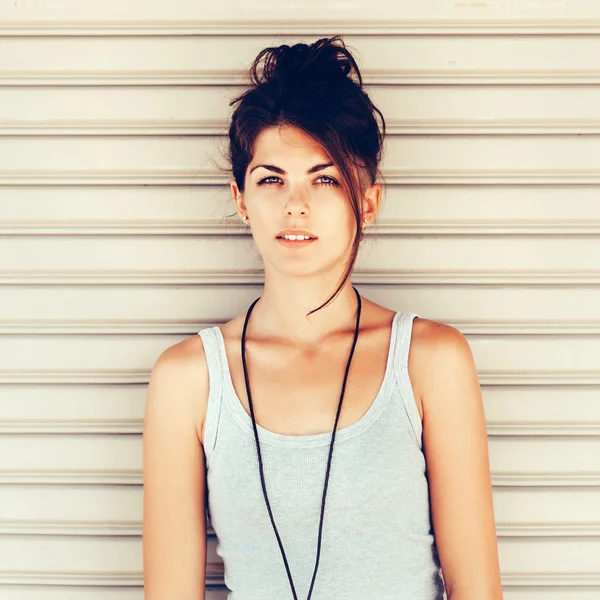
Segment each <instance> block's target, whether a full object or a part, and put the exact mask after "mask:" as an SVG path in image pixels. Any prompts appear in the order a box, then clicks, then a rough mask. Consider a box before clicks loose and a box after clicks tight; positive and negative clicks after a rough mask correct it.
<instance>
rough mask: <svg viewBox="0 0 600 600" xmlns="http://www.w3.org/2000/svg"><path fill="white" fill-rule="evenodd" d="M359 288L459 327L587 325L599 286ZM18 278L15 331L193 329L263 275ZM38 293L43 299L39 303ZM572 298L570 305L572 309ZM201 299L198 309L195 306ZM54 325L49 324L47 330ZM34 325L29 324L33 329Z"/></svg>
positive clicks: (253, 294) (250, 292)
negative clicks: (50, 281)
mask: <svg viewBox="0 0 600 600" xmlns="http://www.w3.org/2000/svg"><path fill="white" fill-rule="evenodd" d="M353 283H354V284H355V285H356V287H357V289H358V290H359V292H360V293H361V294H362V295H363V296H365V297H367V298H369V299H370V300H372V301H374V302H377V303H380V304H382V305H384V306H388V307H390V308H391V309H393V310H407V311H411V310H412V311H415V312H417V313H418V314H419V315H420V316H421V317H423V318H426V319H431V320H437V321H441V322H444V323H448V324H450V325H453V326H454V327H457V328H459V329H460V330H461V331H462V332H463V333H465V334H480V335H481V334H485V333H488V334H509V333H510V334H512V333H522V334H538V335H544V334H551V335H556V334H558V333H561V332H563V333H566V334H568V333H585V332H586V328H587V327H589V331H588V332H589V333H590V334H592V333H594V327H595V324H597V323H598V320H599V319H600V289H599V288H594V287H586V288H566V287H558V288H545V287H535V286H526V285H523V286H522V287H502V288H495V287H491V286H490V287H481V288H479V289H477V298H478V302H476V303H473V302H472V297H473V290H472V289H471V288H469V287H461V286H438V287H433V288H432V287H427V286H423V287H419V286H408V285H402V286H385V285H368V286H367V285H363V284H362V283H356V278H355V277H354V278H353ZM134 284H135V282H132V285H130V286H117V287H112V288H111V287H99V288H93V287H87V286H81V287H67V286H64V287H63V286H56V287H53V286H44V287H36V286H26V287H20V288H19V287H16V286H15V287H5V288H4V289H2V293H1V294H0V315H1V319H0V332H2V333H11V332H12V333H19V328H27V327H29V331H28V333H38V334H43V333H46V332H48V333H53V332H56V333H63V334H67V333H79V334H86V333H97V332H101V333H105V334H111V333H118V334H133V333H135V334H140V333H141V334H160V333H171V334H172V333H181V334H190V335H191V334H194V333H197V332H198V331H199V330H200V328H201V327H202V326H210V325H214V324H217V323H223V322H225V321H228V320H229V319H231V318H233V317H234V316H235V315H237V314H241V313H243V312H245V311H246V310H247V309H248V306H249V305H250V304H251V303H252V302H253V301H254V300H255V299H256V298H257V297H259V296H260V295H261V294H262V293H263V283H262V282H261V283H259V284H256V285H248V286H247V287H244V288H236V287H235V286H233V285H231V286H228V285H226V284H225V283H223V285H221V286H208V285H207V286H198V287H192V286H189V287H158V288H147V287H143V286H137V285H134ZM40 294H44V302H43V303H40V301H39V298H40ZM573 306H577V310H576V311H574V310H573ZM199 307H202V312H199ZM53 328H54V330H53ZM36 329H37V331H35V330H36Z"/></svg>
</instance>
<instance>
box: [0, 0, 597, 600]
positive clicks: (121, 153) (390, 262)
mask: <svg viewBox="0 0 600 600" xmlns="http://www.w3.org/2000/svg"><path fill="white" fill-rule="evenodd" d="M201 4H202V3H198V2H192V0H171V1H169V2H160V3H159V2H156V3H145V2H142V0H130V1H129V2H127V3H123V2H117V0H105V1H104V2H94V3H91V2H89V1H88V2H76V0H63V1H62V2H60V3H59V2H56V3H55V2H34V1H28V0H16V1H15V2H14V3H13V2H10V3H9V2H4V3H2V4H1V5H0V36H1V37H0V219H1V220H0V234H1V235H0V332H1V334H2V336H1V337H0V434H1V435H0V598H1V599H2V600H5V599H10V600H31V599H35V600H58V599H60V600H69V599H75V598H76V599H77V600H96V599H100V598H102V599H103V600H104V599H106V600H117V599H118V600H141V599H142V598H143V589H142V573H141V566H142V554H141V547H142V546H141V537H140V536H141V517H142V486H141V447H142V440H141V431H142V417H143V410H144V399H145V393H146V385H147V381H148V377H149V371H150V369H151V367H152V365H153V363H154V361H155V359H156V358H157V356H158V355H159V354H160V352H161V351H162V350H163V349H165V348H166V347H167V346H169V345H171V344H173V343H175V342H177V341H179V340H181V339H183V338H184V337H187V336H189V335H193V334H195V333H196V332H197V331H198V330H200V329H201V328H203V327H206V326H210V325H212V324H216V323H220V322H223V321H225V320H228V319H229V318H231V317H233V316H234V315H235V314H238V313H239V312H241V311H243V310H245V309H246V308H247V306H248V305H249V303H250V302H251V301H252V300H253V299H254V298H256V297H257V296H258V295H259V294H260V289H261V283H260V282H261V276H260V273H257V272H256V270H255V269H256V267H257V265H258V261H257V256H256V253H255V249H254V247H253V246H252V243H251V238H249V237H248V236H247V235H244V234H243V233H242V232H243V231H244V228H243V227H240V222H239V221H238V220H237V218H236V220H235V221H229V220H225V219H224V216H225V215H227V214H231V213H233V212H235V211H234V208H233V204H232V203H231V200H230V195H229V194H230V193H229V188H228V185H227V181H228V180H227V178H226V177H224V176H223V175H222V174H221V173H220V172H219V171H218V169H217V164H222V161H221V157H220V154H219V150H220V149H221V150H222V149H223V147H224V138H223V137H222V135H223V132H224V130H225V126H226V121H227V117H228V115H229V110H230V108H229V106H228V101H229V99H230V98H231V97H233V96H234V95H235V94H236V93H237V92H239V91H240V86H241V85H243V80H242V79H241V77H240V74H241V70H242V69H243V68H245V67H247V66H248V64H249V63H250V61H251V60H252V59H253V58H254V56H255V55H256V53H257V52H258V51H259V50H260V49H261V48H263V47H265V46H267V45H274V44H277V43H283V42H285V43H293V42H295V41H312V40H314V39H317V38H318V37H321V36H324V35H332V34H335V33H341V34H342V35H343V36H344V39H345V41H346V43H347V44H349V45H350V46H351V47H353V48H354V49H355V50H356V51H357V58H358V60H359V64H360V66H361V67H362V69H363V72H364V74H365V79H366V82H367V84H368V85H369V87H370V93H371V95H372V97H373V99H374V101H375V102H376V104H378V105H379V107H380V108H381V110H382V111H383V113H384V115H385V116H386V118H387V120H388V124H389V133H390V135H389V138H388V141H387V146H386V157H385V161H384V174H385V176H386V179H387V183H388V188H387V193H386V197H385V198H384V204H383V208H382V212H381V215H380V218H381V220H380V225H379V227H378V230H379V236H378V238H377V240H376V241H375V242H368V243H367V245H366V246H365V248H364V249H363V254H362V255H361V258H360V259H359V263H358V266H357V270H356V274H355V276H354V278H353V281H354V283H355V284H356V285H357V286H358V288H359V289H360V291H361V293H363V294H364V295H366V296H367V297H369V298H371V299H373V300H374V301H376V302H380V303H382V304H384V305H386V306H389V307H392V308H394V309H397V310H402V309H405V310H414V311H415V312H418V313H419V314H420V315H421V316H424V317H426V318H429V319H434V320H439V321H442V322H446V323H449V324H452V325H454V326H455V327H457V328H458V329H460V330H461V331H462V332H463V333H464V334H465V335H466V336H467V338H468V340H469V342H470V344H471V347H472V349H473V351H474V355H475V359H476V363H477V367H478V372H479V375H480V381H481V384H482V391H483V397H484V402H485V410H486V418H487V423H488V433H489V448H490V462H491V469H492V479H493V486H494V503H495V512H496V519H497V531H498V540H499V551H500V560H501V568H502V577H503V586H504V590H505V592H504V595H505V598H506V599H507V600H541V599H542V598H543V599H544V600H559V599H560V600H584V599H585V600H591V599H592V598H595V599H597V598H599V597H600V514H599V512H600V510H599V507H600V438H599V436H600V237H599V236H600V197H599V194H598V187H599V185H600V137H599V135H598V134H599V132H600V87H599V86H598V83H600V5H599V4H598V2H595V1H585V0H571V1H570V2H548V3H539V2H537V3H535V2H500V1H498V2H465V1H463V2H458V1H457V2H451V1H446V2H441V1H440V2H430V3H423V4H422V5H419V4H418V3H416V2H408V1H405V2H402V3H400V4H398V3H394V2H392V0H387V2H384V3H379V4H378V3H374V2H368V3H367V2H333V1H332V2H329V3H323V2H322V1H319V2H316V1H315V0H311V1H308V0H304V1H303V2H302V6H300V3H293V4H287V5H280V4H279V3H277V2H275V1H274V0H270V1H267V0H256V1H255V2H252V3H249V4H251V5H252V8H251V9H250V8H247V7H245V5H244V4H243V3H241V2H232V1H231V0H229V1H227V0H224V1H221V2H219V3H212V4H213V5H211V6H201ZM324 4H325V5H324ZM232 15H234V16H235V19H234V18H233V17H232ZM214 546H215V541H214V538H212V537H211V538H210V539H209V558H208V560H209V562H210V563H213V564H211V565H210V566H209V570H208V571H209V574H210V575H211V580H210V583H211V584H214V587H213V586H209V589H210V590H212V591H210V592H209V593H208V594H207V598H210V599H214V600H216V599H218V598H224V597H225V596H224V588H223V587H222V586H220V585H219V584H220V583H222V569H221V567H222V565H221V564H220V563H219V558H218V556H216V554H215V552H214ZM415 600H418V599H415Z"/></svg>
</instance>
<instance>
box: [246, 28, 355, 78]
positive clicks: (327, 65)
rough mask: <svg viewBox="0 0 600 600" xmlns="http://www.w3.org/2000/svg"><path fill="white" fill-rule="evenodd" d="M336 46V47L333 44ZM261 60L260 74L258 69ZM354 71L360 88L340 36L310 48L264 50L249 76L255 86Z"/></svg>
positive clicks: (296, 46) (315, 43)
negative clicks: (273, 81) (276, 81)
mask: <svg viewBox="0 0 600 600" xmlns="http://www.w3.org/2000/svg"><path fill="white" fill-rule="evenodd" d="M336 42H339V45H338V44H337V43H336ZM263 58H264V63H263V67H262V72H261V73H260V75H259V73H258V69H257V67H258V65H259V64H260V63H261V61H262V59H263ZM352 70H354V71H355V73H356V74H357V77H358V82H359V85H362V80H361V76H360V71H359V69H358V66H357V65H356V62H355V61H354V58H353V57H352V55H351V54H350V52H349V51H348V49H347V48H346V46H345V44H344V42H343V40H342V39H341V37H340V36H334V37H332V38H321V39H320V40H317V41H316V42H314V43H313V44H311V45H310V46H309V45H307V44H304V43H298V44H294V45H293V46H288V45H287V44H283V45H281V46H277V47H270V48H265V49H264V50H263V51H262V52H261V53H260V54H259V55H258V56H257V57H256V60H255V61H254V65H253V69H252V70H251V73H250V76H251V79H252V80H253V83H254V84H255V85H259V84H261V83H266V82H268V81H271V80H277V79H279V80H284V81H296V82H297V81H298V80H302V79H304V78H311V79H333V78H339V77H347V76H348V74H349V73H350V72H351V71H352Z"/></svg>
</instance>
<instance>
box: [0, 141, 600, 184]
mask: <svg viewBox="0 0 600 600" xmlns="http://www.w3.org/2000/svg"><path fill="white" fill-rule="evenodd" d="M220 142H222V140H220V138H212V137H193V136H164V137H158V138H148V137H144V136H126V137H119V136H113V137H111V136H103V137H97V136H96V137H94V136H89V137H80V136H79V137H78V136H70V137H68V136H67V137H60V136H56V137H48V136H32V137H17V136H16V137H6V138H1V137H0V154H2V155H3V157H4V160H3V163H2V165H1V167H0V184H3V185H8V184H11V183H12V184H31V185H39V184H42V183H43V184H55V185H58V184H61V183H65V182H69V183H71V184H76V183H83V182H86V183H98V184H103V185H108V184H116V183H119V182H127V183H129V184H135V183H138V184H139V183H154V184H158V183H170V184H173V183H185V184H194V185H221V184H225V183H227V182H228V181H229V178H228V177H226V176H225V174H223V173H221V172H219V171H216V170H214V160H215V159H217V160H218V156H219V149H218V146H219V144H220ZM39 165H43V168H40V166H39ZM91 165H93V166H91ZM382 167H383V171H384V178H385V183H388V184H392V185H393V184H398V183H406V184H408V183H410V184H423V183H427V184H431V183H436V184H447V183H455V184H458V183H467V182H468V183H487V184H491V183H503V184H508V183H538V184H540V183H559V182H565V183H572V184H584V183H594V182H595V183H597V182H598V181H600V137H591V136H586V137H581V136H579V137H578V136H560V137H555V138H552V137H551V138H549V139H548V140H546V141H544V152H539V141H538V140H536V139H535V138H533V137H531V136H527V137H517V136H502V137H496V138H495V139H494V138H493V137H490V136H488V137H461V136H453V137H442V136H437V137H418V136H417V137H411V136H408V137H400V136H391V137H390V138H388V140H387V144H386V155H385V159H384V163H383V165H382Z"/></svg>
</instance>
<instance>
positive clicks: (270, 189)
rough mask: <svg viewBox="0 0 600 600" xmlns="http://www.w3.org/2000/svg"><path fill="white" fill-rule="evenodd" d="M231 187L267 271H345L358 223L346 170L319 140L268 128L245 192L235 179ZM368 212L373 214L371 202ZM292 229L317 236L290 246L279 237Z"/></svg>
mask: <svg viewBox="0 0 600 600" xmlns="http://www.w3.org/2000/svg"><path fill="white" fill-rule="evenodd" d="M374 187H379V186H374ZM231 190H232V193H233V197H234V201H235V203H236V207H237V209H238V213H239V214H240V216H243V215H248V219H247V220H246V221H245V222H246V223H247V224H249V226H250V228H251V231H252V236H253V238H254V241H255V243H256V246H257V248H258V250H259V252H260V254H261V256H262V258H263V262H264V264H265V271H266V270H267V269H269V268H274V269H276V270H278V271H281V272H282V273H286V274H288V275H297V276H301V275H314V274H318V273H325V272H331V271H335V272H336V274H337V276H339V275H341V272H342V271H343V269H344V267H345V264H346V262H347V260H348V258H349V255H350V248H351V243H352V239H353V236H354V229H355V227H356V225H355V220H354V215H353V213H352V209H351V206H350V201H349V199H348V198H347V196H346V194H345V193H344V192H343V190H342V187H341V178H340V173H339V171H338V169H337V168H336V167H335V166H334V165H333V164H332V161H331V159H330V158H329V156H328V155H327V154H326V152H325V150H324V149H323V147H322V146H321V145H320V144H319V143H318V142H315V141H314V140H313V139H312V138H310V137H309V136H308V135H306V134H305V133H304V132H303V131H302V130H300V129H298V128H295V127H292V126H284V127H271V128H269V129H265V130H263V131H262V132H261V133H260V134H259V135H258V136H257V138H256V143H255V151H254V157H253V158H252V161H251V162H250V164H249V165H248V168H247V170H246V180H245V190H244V193H243V194H240V193H239V190H238V188H237V185H236V184H235V182H232V183H231ZM377 196H378V194H377ZM364 210H365V214H366V215H370V214H371V213H369V210H370V207H369V205H368V203H366V202H365V206H364ZM288 228H289V229H303V230H306V231H308V232H309V233H310V234H312V235H314V236H315V237H316V238H317V239H316V240H315V241H312V242H310V243H308V244H304V245H302V246H297V247H288V246H286V245H284V244H283V243H281V241H280V240H278V239H277V235H278V234H279V233H280V232H281V230H283V229H288Z"/></svg>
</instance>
